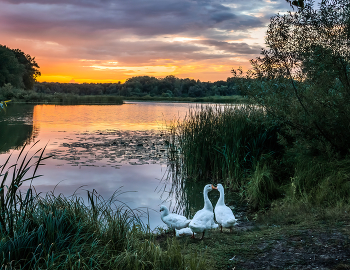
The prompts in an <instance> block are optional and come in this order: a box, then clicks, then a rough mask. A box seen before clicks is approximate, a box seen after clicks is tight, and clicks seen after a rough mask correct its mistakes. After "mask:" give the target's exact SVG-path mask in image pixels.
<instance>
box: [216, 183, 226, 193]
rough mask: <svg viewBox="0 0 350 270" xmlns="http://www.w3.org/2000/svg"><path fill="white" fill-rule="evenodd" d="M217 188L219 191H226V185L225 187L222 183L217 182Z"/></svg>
mask: <svg viewBox="0 0 350 270" xmlns="http://www.w3.org/2000/svg"><path fill="white" fill-rule="evenodd" d="M216 189H217V190H218V191H224V187H223V185H221V184H217V185H216Z"/></svg>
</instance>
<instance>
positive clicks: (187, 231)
mask: <svg viewBox="0 0 350 270" xmlns="http://www.w3.org/2000/svg"><path fill="white" fill-rule="evenodd" d="M175 233H176V237H180V236H183V235H193V232H192V230H191V229H190V228H188V227H187V228H183V229H181V230H176V229H175Z"/></svg>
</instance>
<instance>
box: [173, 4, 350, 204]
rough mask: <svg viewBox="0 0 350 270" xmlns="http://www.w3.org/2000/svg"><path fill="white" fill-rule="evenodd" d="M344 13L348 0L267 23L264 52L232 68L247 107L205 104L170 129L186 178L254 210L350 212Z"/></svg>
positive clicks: (349, 69)
mask: <svg viewBox="0 0 350 270" xmlns="http://www.w3.org/2000/svg"><path fill="white" fill-rule="evenodd" d="M349 15H350V6H349V3H348V2H346V1H335V2H334V3H333V2H332V3H331V2H330V1H323V2H322V3H321V4H320V7H319V9H318V10H315V9H314V7H313V3H312V2H311V1H306V2H305V7H304V8H300V9H299V10H298V11H297V12H295V13H288V14H285V15H277V16H275V17H273V18H272V19H271V23H270V25H269V27H268V31H267V38H266V42H267V45H268V48H269V49H267V50H264V51H263V52H262V54H263V55H262V57H259V58H257V59H255V60H252V66H253V69H252V70H250V71H248V72H247V73H243V72H242V70H240V69H239V70H233V71H232V72H233V74H234V76H235V77H234V79H233V80H234V82H235V83H236V85H237V86H238V87H239V89H240V91H241V92H242V93H243V94H244V95H245V96H247V98H248V99H249V101H250V104H254V106H253V105H248V106H244V107H225V108H222V107H214V108H213V107H203V108H202V110H201V111H199V112H191V113H190V114H189V115H188V117H187V118H186V119H185V121H184V122H182V123H173V124H172V125H170V131H171V134H170V139H169V141H170V143H171V144H170V146H171V148H170V149H171V151H170V152H169V156H170V159H171V160H172V161H173V162H174V164H176V165H175V166H176V171H177V172H180V171H181V173H182V175H183V179H184V181H200V180H203V181H210V180H213V181H214V182H221V183H224V184H225V185H226V187H228V188H229V189H231V190H232V191H234V190H236V191H239V192H240V193H241V194H242V196H243V197H244V198H245V199H246V200H247V201H248V202H249V204H250V206H251V208H252V209H255V210H266V209H268V208H269V207H271V206H272V205H275V206H277V205H280V206H281V207H282V208H283V205H284V204H291V203H292V202H296V204H299V203H301V202H302V203H304V204H307V205H310V206H317V207H338V206H348V205H349V203H350V201H349V198H350V184H349V183H350V182H349V175H350V166H349V165H350V156H349V154H350V153H349V149H350V148H349V145H350V135H349V134H350V130H349V120H350V119H349V115H350V111H349V109H350V107H349V106H348V104H349V100H350V88H349V85H350V79H349V78H350V51H349V47H348V45H347V41H348V40H349V33H350V32H349V29H350V21H349V20H348V18H349V17H350V16H349ZM340 26H341V27H340ZM177 153H180V155H177ZM276 200H278V201H279V203H278V204H276V203H275V202H276Z"/></svg>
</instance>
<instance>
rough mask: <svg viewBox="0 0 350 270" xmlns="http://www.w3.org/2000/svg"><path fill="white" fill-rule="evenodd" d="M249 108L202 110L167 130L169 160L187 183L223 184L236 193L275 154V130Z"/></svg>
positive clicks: (258, 112) (254, 108) (201, 108)
mask: <svg viewBox="0 0 350 270" xmlns="http://www.w3.org/2000/svg"><path fill="white" fill-rule="evenodd" d="M264 117H265V116H264V111H263V110H262V109H260V108H257V107H253V106H249V105H236V106H233V105H227V106H218V105H214V106H209V105H208V106H201V107H200V108H199V110H198V108H197V110H190V111H189V113H188V115H187V116H186V118H185V119H184V120H183V121H182V122H180V121H174V122H172V123H170V124H169V125H168V126H169V146H170V147H169V151H168V153H169V155H168V156H169V160H170V161H171V162H173V163H174V164H176V165H175V166H176V167H177V168H176V169H177V170H178V171H179V170H181V172H182V173H184V174H185V175H186V178H187V179H192V180H193V181H199V180H203V181H204V180H205V181H208V180H210V181H212V180H213V181H214V182H218V181H220V182H221V181H224V183H225V184H226V185H227V186H229V187H230V188H232V189H239V188H240V187H241V186H242V185H244V183H245V182H246V180H247V178H248V177H249V176H250V175H251V174H252V169H253V168H254V167H255V166H256V164H257V163H258V162H259V161H262V162H264V161H265V160H268V159H269V158H270V157H271V156H272V155H274V153H275V152H276V151H280V148H279V146H278V145H277V142H276V141H277V128H276V127H268V126H267V125H264V123H263V119H264Z"/></svg>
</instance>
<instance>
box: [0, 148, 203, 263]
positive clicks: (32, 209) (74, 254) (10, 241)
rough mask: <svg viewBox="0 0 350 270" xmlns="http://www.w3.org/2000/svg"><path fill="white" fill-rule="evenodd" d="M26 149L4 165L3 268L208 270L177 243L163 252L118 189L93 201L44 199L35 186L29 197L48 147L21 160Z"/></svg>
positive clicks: (172, 241)
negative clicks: (25, 188)
mask: <svg viewBox="0 0 350 270" xmlns="http://www.w3.org/2000/svg"><path fill="white" fill-rule="evenodd" d="M23 149H24V148H23ZM23 149H22V152H21V154H20V155H19V157H18V159H17V162H16V164H14V165H12V166H8V162H9V160H10V158H9V159H8V160H7V161H6V163H5V164H4V165H2V167H1V169H2V170H1V176H0V177H2V182H1V183H2V186H1V193H0V195H1V213H0V216H1V222H0V226H1V230H0V261H1V266H0V269H203V267H204V266H203V262H202V261H201V259H200V258H197V257H196V259H195V260H193V259H185V258H184V257H183V256H182V254H181V247H180V246H179V244H178V242H177V241H176V239H170V240H168V244H167V247H165V248H160V247H159V245H157V244H156V242H155V240H154V235H153V234H152V233H151V232H150V230H149V227H148V226H146V225H145V224H143V223H142V221H141V220H140V212H138V211H135V210H132V209H130V208H129V207H128V206H127V205H125V204H123V203H122V202H120V201H119V200H118V194H119V191H118V190H117V191H116V192H115V193H114V194H113V195H112V196H111V197H110V198H109V199H104V198H102V197H101V196H99V195H98V194H97V192H96V191H93V192H88V201H87V202H84V200H83V199H82V198H81V197H78V196H76V195H75V194H74V195H72V196H70V197H65V196H63V195H58V196H55V195H54V193H48V194H46V195H45V196H41V195H38V194H35V192H34V188H33V187H32V186H31V185H30V187H29V189H28V191H27V192H26V193H24V194H23V193H22V192H21V190H20V187H21V186H22V184H23V183H24V182H25V181H32V180H33V179H34V178H35V177H37V176H36V171H37V169H38V166H39V165H40V164H42V163H41V162H42V160H43V159H45V158H43V153H44V149H43V150H42V151H41V154H40V157H39V159H38V160H36V161H34V162H33V160H32V157H29V158H28V156H27V155H28V154H26V155H24V157H23V159H22V160H21V158H22V155H23ZM20 160H21V161H20ZM32 170H33V171H34V173H33V175H32V176H31V177H29V178H26V174H28V173H29V172H31V171H32ZM10 176H12V178H11V177H10Z"/></svg>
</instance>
